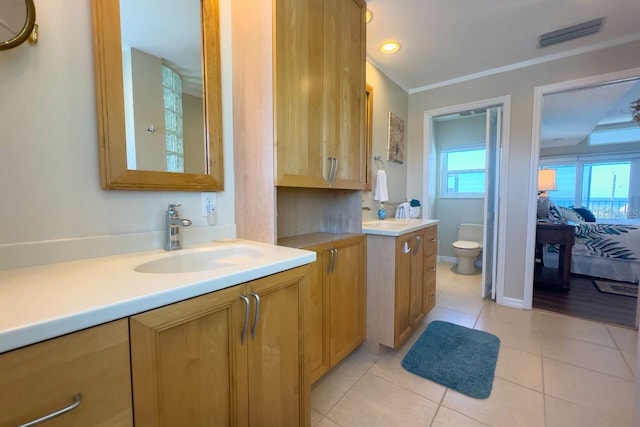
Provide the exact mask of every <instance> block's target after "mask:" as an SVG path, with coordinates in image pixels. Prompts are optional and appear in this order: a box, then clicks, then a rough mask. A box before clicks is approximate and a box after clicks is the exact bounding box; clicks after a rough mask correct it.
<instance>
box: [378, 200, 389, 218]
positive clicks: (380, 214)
mask: <svg viewBox="0 0 640 427" xmlns="http://www.w3.org/2000/svg"><path fill="white" fill-rule="evenodd" d="M386 217H387V211H385V210H384V205H383V204H382V203H380V209H378V219H379V220H380V221H382V220H383V219H385V218H386Z"/></svg>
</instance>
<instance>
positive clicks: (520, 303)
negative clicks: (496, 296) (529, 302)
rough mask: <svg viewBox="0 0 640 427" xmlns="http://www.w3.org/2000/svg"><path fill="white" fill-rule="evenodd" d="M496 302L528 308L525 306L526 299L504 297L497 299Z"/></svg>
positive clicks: (513, 306) (523, 308)
mask: <svg viewBox="0 0 640 427" xmlns="http://www.w3.org/2000/svg"><path fill="white" fill-rule="evenodd" d="M496 303H497V304H499V305H504V306H507V307H511V308H519V309H521V310H526V309H525V306H524V300H521V299H516V298H507V297H503V298H502V299H501V300H500V301H496Z"/></svg>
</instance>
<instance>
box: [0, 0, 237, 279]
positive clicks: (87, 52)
mask: <svg viewBox="0 0 640 427" xmlns="http://www.w3.org/2000/svg"><path fill="white" fill-rule="evenodd" d="M230 2H231V0H223V1H221V2H220V7H221V16H222V19H221V21H222V22H221V31H222V64H223V73H222V79H223V99H224V106H223V111H224V113H223V115H224V117H223V121H224V124H223V126H224V144H225V147H224V153H225V154H224V167H225V191H223V192H220V193H218V224H219V225H218V226H216V227H209V226H208V225H206V219H205V218H204V217H202V216H201V210H200V193H197V192H150V191H113V190H109V191H105V190H102V189H101V188H100V173H99V170H98V139H97V132H98V131H97V119H96V99H95V87H94V70H93V48H92V32H91V31H92V27H91V22H92V19H91V10H90V2H89V1H86V0H46V1H45V0H40V1H36V2H35V3H36V10H37V22H38V24H39V26H40V38H39V41H38V44H36V45H29V44H28V43H25V44H23V45H21V46H19V47H17V48H15V49H11V50H8V51H2V52H0V197H1V200H2V208H1V209H0V224H2V225H1V226H0V231H1V232H0V269H2V268H10V267H13V266H21V265H29V264H33V263H46V262H54V261H61V260H65V259H66V258H69V257H72V258H81V257H89V256H98V255H104V254H107V253H113V252H127V251H131V250H141V249H151V248H161V247H162V239H163V238H164V233H163V228H164V217H163V215H164V211H165V210H166V208H167V204H168V203H172V202H174V203H181V204H182V205H183V207H182V211H181V213H182V214H183V216H184V217H186V218H190V219H192V220H193V221H194V226H193V227H191V229H190V230H187V229H185V233H184V241H185V242H186V243H189V242H195V241H203V240H204V241H206V240H211V239H213V238H215V237H217V236H221V237H233V236H235V226H234V215H235V211H234V205H233V203H234V202H233V200H234V197H233V191H234V183H233V160H232V159H233V156H232V155H233V146H232V140H233V135H232V117H231V111H232V105H231V95H230V93H231V81H230V79H231V68H230V67H231V60H230V40H229V36H228V35H229V34H230V28H229V21H230V18H229V16H230V15H229V14H230V11H229V9H230ZM105 236H106V237H105ZM123 236H126V239H123ZM109 238H113V239H115V241H117V242H118V243H117V244H115V245H109V244H108V241H110V239H109ZM113 239H112V240H113ZM51 241H53V242H51ZM124 242H126V244H125V243H124ZM57 243H60V244H62V245H63V246H62V247H64V250H61V246H60V245H57Z"/></svg>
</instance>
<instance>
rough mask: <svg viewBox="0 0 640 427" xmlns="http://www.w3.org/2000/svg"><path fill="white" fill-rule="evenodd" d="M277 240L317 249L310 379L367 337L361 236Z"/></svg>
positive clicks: (308, 308) (309, 307) (309, 305)
mask: <svg viewBox="0 0 640 427" xmlns="http://www.w3.org/2000/svg"><path fill="white" fill-rule="evenodd" d="M279 244H281V245H285V246H294V247H300V248H304V249H307V250H311V251H315V252H316V254H317V260H316V262H315V263H313V264H311V275H310V277H311V279H310V282H309V294H308V299H307V301H306V304H305V313H306V315H307V316H306V318H307V319H308V320H309V329H308V333H309V346H308V347H307V349H308V354H309V371H310V375H311V383H313V382H315V381H317V380H318V379H319V378H320V377H322V376H323V375H324V374H325V373H326V372H327V371H329V369H331V368H333V367H334V366H336V365H337V364H338V363H339V362H340V361H341V360H342V359H344V358H345V357H346V356H347V355H349V354H350V353H351V352H352V351H353V350H355V349H356V348H357V347H358V346H359V345H360V344H361V343H362V342H363V341H364V338H365V321H366V319H365V309H366V301H365V298H366V289H365V244H364V236H363V235H360V234H358V235H348V237H345V236H340V235H332V234H326V233H313V234H310V235H303V236H296V237H295V238H288V239H281V240H280V241H279Z"/></svg>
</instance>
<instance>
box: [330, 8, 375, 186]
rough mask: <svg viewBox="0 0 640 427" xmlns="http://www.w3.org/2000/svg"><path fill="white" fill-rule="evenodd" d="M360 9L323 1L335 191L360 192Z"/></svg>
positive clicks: (362, 36) (362, 49)
mask: <svg viewBox="0 0 640 427" xmlns="http://www.w3.org/2000/svg"><path fill="white" fill-rule="evenodd" d="M365 9H366V4H365V3H364V2H363V1H361V0H324V9H323V29H324V31H323V33H322V34H323V35H324V45H323V72H324V75H323V79H324V80H323V92H324V96H323V105H324V121H325V128H324V137H325V144H326V147H327V156H328V157H330V158H333V159H335V160H334V161H335V162H336V163H335V165H334V166H335V167H336V179H335V181H334V183H333V185H332V186H333V187H334V188H345V189H356V190H361V189H363V188H364V182H365V176H364V173H365V167H364V162H365V161H366V159H365V152H364V142H365V141H364V115H365V113H364V94H365V19H364V14H365Z"/></svg>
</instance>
